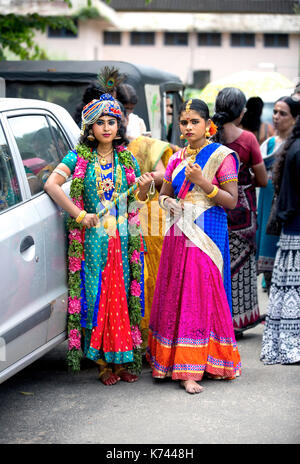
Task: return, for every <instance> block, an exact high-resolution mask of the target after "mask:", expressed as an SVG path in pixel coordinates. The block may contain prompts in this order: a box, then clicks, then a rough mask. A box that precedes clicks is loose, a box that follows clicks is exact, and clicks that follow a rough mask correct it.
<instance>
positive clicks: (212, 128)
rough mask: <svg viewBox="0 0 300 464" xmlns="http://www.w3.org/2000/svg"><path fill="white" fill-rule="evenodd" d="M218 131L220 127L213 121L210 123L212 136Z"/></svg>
mask: <svg viewBox="0 0 300 464" xmlns="http://www.w3.org/2000/svg"><path fill="white" fill-rule="evenodd" d="M217 131H218V127H217V126H216V125H215V123H214V122H213V121H211V123H210V128H209V133H210V135H211V136H212V135H215V134H216V133H217Z"/></svg>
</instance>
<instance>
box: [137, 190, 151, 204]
mask: <svg viewBox="0 0 300 464" xmlns="http://www.w3.org/2000/svg"><path fill="white" fill-rule="evenodd" d="M134 198H135V201H138V202H139V203H143V204H145V203H148V201H149V194H148V193H147V197H146V200H140V199H139V197H138V192H137V193H135V194H134Z"/></svg>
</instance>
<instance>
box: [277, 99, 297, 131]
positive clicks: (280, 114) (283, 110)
mask: <svg viewBox="0 0 300 464" xmlns="http://www.w3.org/2000/svg"><path fill="white" fill-rule="evenodd" d="M273 124H274V128H275V129H276V130H277V131H278V133H283V132H289V131H290V130H291V129H292V127H293V125H294V124H295V118H294V117H293V116H292V114H291V111H290V107H289V105H288V104H287V103H285V102H283V101H279V102H277V103H276V104H275V106H274V109H273Z"/></svg>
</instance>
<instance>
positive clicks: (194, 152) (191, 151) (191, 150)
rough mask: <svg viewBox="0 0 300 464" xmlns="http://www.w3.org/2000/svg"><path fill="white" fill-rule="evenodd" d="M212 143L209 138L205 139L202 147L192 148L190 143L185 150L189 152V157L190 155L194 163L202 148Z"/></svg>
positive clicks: (190, 159)
mask: <svg viewBox="0 0 300 464" xmlns="http://www.w3.org/2000/svg"><path fill="white" fill-rule="evenodd" d="M210 143H211V142H209V141H208V140H205V142H204V143H203V145H201V147H198V148H191V146H190V144H189V145H188V146H187V147H186V149H185V152H186V153H187V157H189V161H191V162H192V163H193V162H194V161H195V159H196V156H197V155H198V153H199V152H200V151H201V150H202V148H204V147H206V146H207V145H209V144H210Z"/></svg>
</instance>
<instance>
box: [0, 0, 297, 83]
mask: <svg viewBox="0 0 300 464" xmlns="http://www.w3.org/2000/svg"><path fill="white" fill-rule="evenodd" d="M4 1H6V2H8V3H9V4H10V8H14V6H16V5H18V4H19V5H18V11H19V12H20V7H21V8H23V11H24V12H26V11H27V12H28V11H33V9H34V8H35V11H37V8H38V11H39V12H40V13H41V14H52V15H54V14H61V12H62V11H63V14H73V13H74V12H75V11H76V10H78V8H80V7H82V6H84V4H86V0H72V3H73V9H72V10H71V9H69V8H67V6H66V4H64V2H61V1H59V0H58V1H55V2H53V3H52V2H51V4H50V10H49V3H50V2H44V1H43V0H35V1H30V0H29V1H28V2H24V1H22V2H20V1H19V0H4ZM1 3H3V2H1ZM20 4H21V5H20ZM296 4H297V1H296V0H291V1H290V0H272V1H270V0H211V1H210V2H207V1H204V0H185V1H182V0H152V2H151V3H150V4H149V5H145V1H144V0H126V1H125V0H111V2H110V3H109V5H107V4H106V3H105V2H103V1H100V0H94V1H93V6H95V7H96V8H97V9H98V11H99V17H98V18H94V19H90V20H84V21H81V20H79V21H78V33H77V34H76V35H73V34H70V33H69V32H68V31H64V30H56V31H51V30H48V31H47V33H46V34H43V35H42V34H38V35H37V41H38V43H39V45H40V46H41V47H43V48H44V49H45V50H46V52H47V54H48V56H49V58H50V59H63V60H123V61H129V62H132V63H135V64H139V65H149V66H155V67H157V68H160V69H163V70H166V71H169V72H172V73H174V74H177V75H178V76H179V77H180V78H181V79H182V80H183V81H184V82H185V83H187V84H189V85H192V86H194V87H198V88H202V87H203V86H204V85H205V84H206V83H207V82H209V81H211V80H215V79H219V78H221V77H223V76H225V75H227V74H231V73H233V72H236V71H240V70H251V71H253V70H272V71H274V70H275V71H278V72H280V73H282V74H284V75H285V76H286V77H287V78H289V79H290V80H292V81H293V82H297V80H299V77H298V76H299V43H300V14H296V13H295V11H296V10H295V5H296ZM50 12H51V13H50Z"/></svg>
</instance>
